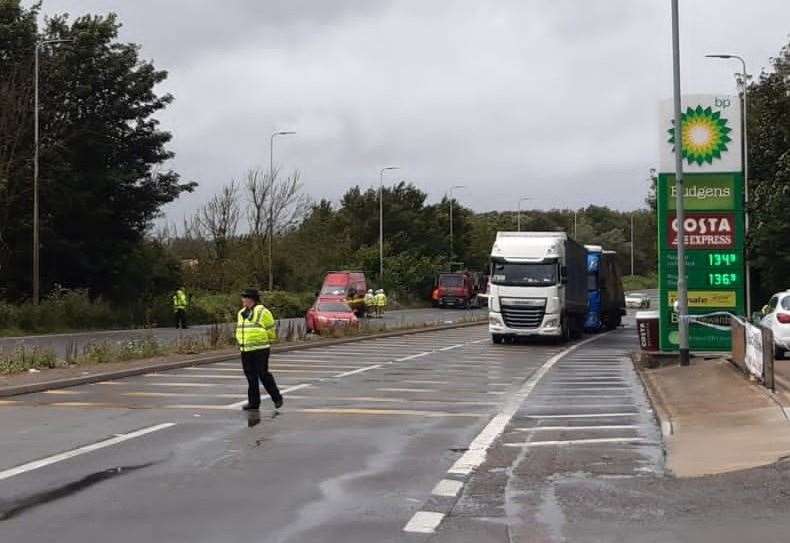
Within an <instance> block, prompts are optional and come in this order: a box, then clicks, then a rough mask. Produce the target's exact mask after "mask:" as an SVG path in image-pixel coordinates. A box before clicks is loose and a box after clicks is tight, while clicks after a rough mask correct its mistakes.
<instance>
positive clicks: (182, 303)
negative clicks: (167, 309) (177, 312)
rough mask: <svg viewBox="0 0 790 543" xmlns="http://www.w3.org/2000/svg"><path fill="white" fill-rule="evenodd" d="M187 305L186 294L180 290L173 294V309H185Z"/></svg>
mask: <svg viewBox="0 0 790 543" xmlns="http://www.w3.org/2000/svg"><path fill="white" fill-rule="evenodd" d="M188 305H189V300H187V293H186V292H184V291H183V290H181V289H178V290H177V291H176V293H175V294H173V309H186V308H187V306H188Z"/></svg>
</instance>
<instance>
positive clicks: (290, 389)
mask: <svg viewBox="0 0 790 543" xmlns="http://www.w3.org/2000/svg"><path fill="white" fill-rule="evenodd" d="M309 386H311V385H310V384H308V383H303V384H301V385H294V386H292V387H288V388H284V389H282V390H281V391H280V394H282V395H283V396H285V395H286V394H288V393H289V392H293V391H294V390H301V389H303V388H307V387H309ZM245 403H247V400H241V401H240V402H234V403H232V404H229V405H222V406H218V407H222V408H224V409H237V408H239V407H241V406H242V405H244V404H245Z"/></svg>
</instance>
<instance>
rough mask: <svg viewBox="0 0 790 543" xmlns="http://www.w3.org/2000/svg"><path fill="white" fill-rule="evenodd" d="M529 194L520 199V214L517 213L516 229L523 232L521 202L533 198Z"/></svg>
mask: <svg viewBox="0 0 790 543" xmlns="http://www.w3.org/2000/svg"><path fill="white" fill-rule="evenodd" d="M531 199H532V198H529V197H527V196H522V197H521V198H519V199H518V214H517V215H516V231H518V232H521V202H526V201H527V200H531Z"/></svg>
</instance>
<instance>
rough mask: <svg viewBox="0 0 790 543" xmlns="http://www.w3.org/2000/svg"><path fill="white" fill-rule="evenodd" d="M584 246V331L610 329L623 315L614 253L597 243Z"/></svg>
mask: <svg viewBox="0 0 790 543" xmlns="http://www.w3.org/2000/svg"><path fill="white" fill-rule="evenodd" d="M584 248H585V249H587V318H586V320H585V322H584V330H585V331H586V332H601V331H603V330H614V329H615V328H617V327H618V326H620V323H621V321H622V319H623V315H625V293H624V292H623V278H622V275H621V274H620V266H619V265H618V264H617V253H616V252H614V251H604V249H603V247H601V246H600V245H585V246H584Z"/></svg>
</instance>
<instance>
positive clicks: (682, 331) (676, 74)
mask: <svg viewBox="0 0 790 543" xmlns="http://www.w3.org/2000/svg"><path fill="white" fill-rule="evenodd" d="M672 90H673V92H672V94H673V99H674V110H675V186H676V189H677V190H676V200H675V202H676V203H675V214H676V218H677V222H678V235H677V239H678V241H677V255H678V349H679V351H680V365H681V366H688V365H689V364H690V353H689V322H688V283H687V280H686V232H685V230H686V229H685V226H684V222H685V216H686V213H685V209H684V208H683V203H684V202H683V194H684V192H685V190H684V187H683V125H682V123H683V115H682V111H681V103H680V96H681V95H680V24H679V8H678V0H672ZM662 303H664V302H663V301H662Z"/></svg>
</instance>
